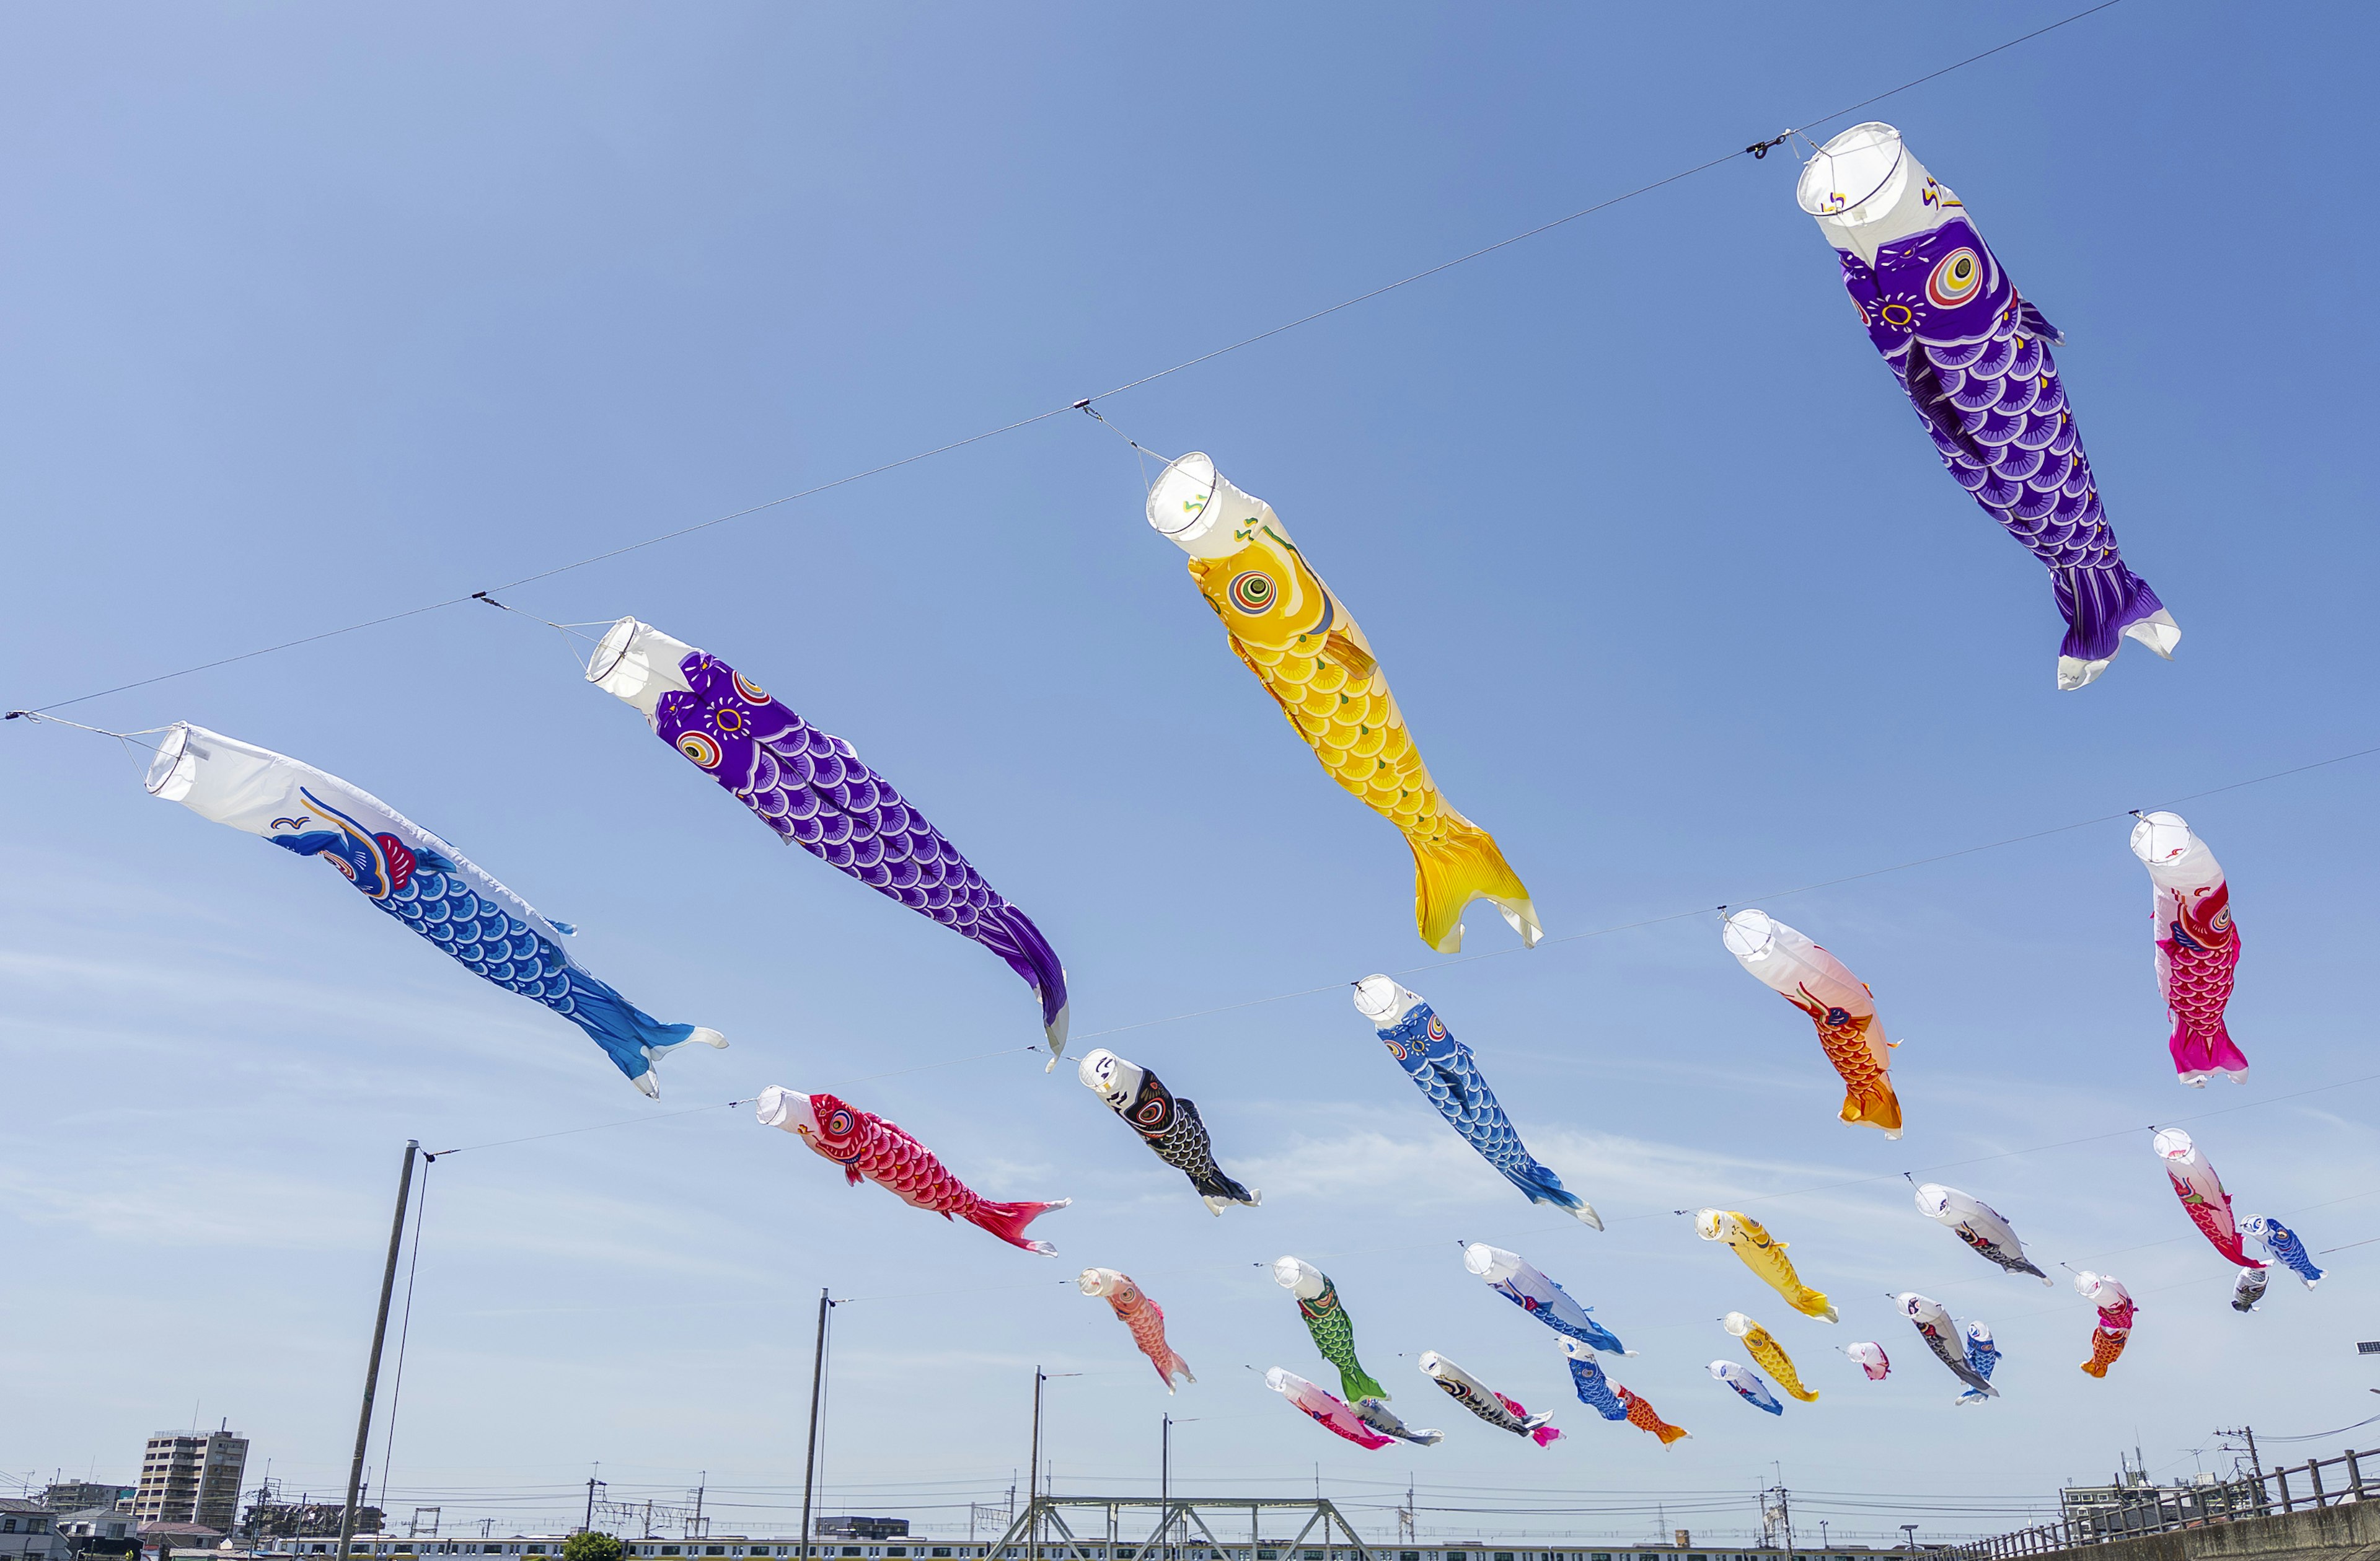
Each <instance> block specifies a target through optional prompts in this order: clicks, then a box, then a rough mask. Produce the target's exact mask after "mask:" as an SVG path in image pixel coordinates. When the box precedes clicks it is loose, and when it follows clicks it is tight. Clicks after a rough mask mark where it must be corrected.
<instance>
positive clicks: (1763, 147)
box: [1743, 130, 1793, 163]
mask: <svg viewBox="0 0 2380 1561" xmlns="http://www.w3.org/2000/svg"><path fill="white" fill-rule="evenodd" d="M1792 138H1793V132H1792V131H1791V130H1779V132H1778V133H1777V134H1775V135H1773V136H1771V137H1769V138H1768V139H1767V140H1765V141H1755V142H1753V143H1752V144H1751V145H1750V146H1748V147H1745V148H1744V149H1743V150H1744V151H1748V152H1750V153H1752V160H1753V161H1754V162H1755V163H1757V162H1759V161H1761V160H1762V159H1763V158H1765V157H1767V155H1768V154H1769V153H1770V152H1772V151H1776V150H1777V149H1778V148H1779V147H1780V146H1783V145H1784V144H1785V143H1786V142H1787V141H1789V140H1791V139H1792Z"/></svg>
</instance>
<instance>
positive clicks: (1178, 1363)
mask: <svg viewBox="0 0 2380 1561" xmlns="http://www.w3.org/2000/svg"><path fill="white" fill-rule="evenodd" d="M1166 1353H1168V1354H1169V1355H1172V1357H1173V1370H1172V1371H1169V1372H1167V1373H1165V1391H1167V1392H1168V1393H1171V1392H1172V1391H1173V1372H1180V1373H1182V1380H1183V1381H1184V1382H1196V1381H1197V1380H1198V1379H1197V1378H1196V1377H1195V1376H1193V1375H1191V1374H1190V1362H1189V1361H1184V1359H1183V1358H1182V1356H1181V1354H1180V1352H1179V1351H1176V1350H1168V1351H1167V1352H1166Z"/></svg>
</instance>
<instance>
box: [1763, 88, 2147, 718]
mask: <svg viewBox="0 0 2380 1561" xmlns="http://www.w3.org/2000/svg"><path fill="white" fill-rule="evenodd" d="M1795 194H1796V197H1797V199H1798V200H1799V201H1800V203H1801V206H1802V210H1803V211H1804V212H1808V213H1809V214H1810V215H1811V216H1813V217H1815V218H1816V219H1817V223H1818V228H1819V231H1821V232H1822V233H1824V234H1825V235H1826V236H1827V242H1828V243H1829V244H1831V245H1833V246H1834V248H1835V253H1836V254H1837V255H1838V256H1840V259H1841V260H1842V273H1843V285H1844V286H1845V287H1846V288H1847V289H1849V290H1850V292H1851V296H1852V303H1853V304H1854V305H1856V306H1858V309H1859V316H1860V323H1861V324H1862V325H1864V326H1865V327H1867V334H1868V340H1869V341H1870V342H1872V343H1873V344H1874V345H1875V346H1876V351H1877V352H1878V353H1880V354H1882V355H1883V357H1884V361H1885V363H1886V364H1887V366H1888V367H1889V368H1890V369H1892V374H1893V378H1894V379H1895V380H1897V381H1900V388H1901V390H1902V391H1903V392H1904V393H1907V395H1908V397H1909V403H1910V405H1911V406H1912V407H1913V408H1914V409H1915V411H1916V413H1917V419H1918V421H1919V422H1921V423H1923V424H1924V425H1925V432H1926V435H1927V437H1928V438H1930V439H1931V440H1932V441H1933V442H1934V449H1935V451H1936V453H1937V454H1939V455H1940V456H1941V457H1942V464H1943V465H1944V466H1947V467H1949V471H1950V475H1951V476H1952V477H1953V478H1956V479H1957V480H1958V483H1959V486H1960V487H1961V488H1963V489H1965V490H1967V492H1968V493H1969V494H1970V495H1972V496H1973V499H1974V501H1975V502H1976V503H1978V504H1981V505H1982V506H1983V507H1984V512H1985V514H1989V515H1990V516H1991V517H1992V518H1993V519H1994V520H1997V521H1998V522H1999V523H2000V525H2001V526H2003V527H2004V528H2005V529H2006V530H2007V531H2008V534H2009V535H2010V536H2011V537H2013V538H2016V539H2017V540H2018V541H2020V542H2022V543H2023V544H2024V545H2025V547H2026V548H2028V549H2029V550H2031V551H2032V553H2033V556H2034V557H2035V558H2037V559H2039V560H2040V561H2041V562H2042V563H2043V565H2044V566H2046V568H2047V569H2048V571H2049V580H2050V588H2051V590H2052V592H2053V593H2054V594H2055V595H2056V597H2057V599H2058V611H2059V612H2060V613H2061V614H2063V615H2064V617H2065V619H2066V638H2065V640H2064V641H2063V642H2062V643H2061V644H2060V645H2059V646H2058V687H2060V688H2063V689H2074V688H2081V687H2082V686H2083V685H2084V684H2088V683H2089V682H2091V681H2092V680H2093V679H2094V678H2095V677H2097V676H2098V675H2099V674H2100V673H2101V672H2105V671H2106V670H2107V664H2108V662H2110V661H2112V660H2114V659H2115V656H2116V651H2117V649H2118V648H2119V647H2120V646H2121V644H2122V642H2123V639H2124V638H2125V636H2127V635H2129V636H2131V638H2133V639H2136V640H2139V641H2140V642H2141V643H2142V644H2143V645H2145V646H2147V647H2149V648H2150V649H2151V650H2153V651H2155V652H2156V653H2157V654H2158V655H2159V656H2162V657H2165V658H2167V659H2172V656H2173V647H2175V645H2177V644H2179V643H2180V639H2181V630H2180V629H2179V628H2178V627H2176V626H2175V624H2174V621H2173V615H2172V614H2171V613H2169V612H2168V611H2166V610H2165V604H2164V603H2163V602H2160V601H2159V600H2158V599H2157V597H2156V593H2155V591H2152V590H2151V589H2149V587H2148V582H2147V581H2145V580H2143V579H2142V578H2141V577H2140V576H2139V575H2135V574H2133V573H2132V572H2131V570H2130V569H2128V568H2126V567H2125V566H2124V560H2123V555H2122V554H2120V553H2119V552H2118V551H2116V534H2115V532H2114V530H2113V529H2111V528H2110V527H2109V526H2108V525H2107V513H2106V511H2105V510H2104V509H2103V508H2102V507H2101V505H2100V502H2099V487H2098V482H2097V480H2096V479H2095V478H2094V477H2093V476H2092V473H2091V460H2090V457H2089V456H2087V455H2085V454H2083V440H2082V436H2081V434H2080V433H2078V432H2077V431H2076V429H2075V426H2074V413H2073V410H2072V409H2071V408H2070V407H2069V406H2068V405H2067V404H2066V387H2065V385H2064V384H2063V383H2062V382H2061V381H2059V379H2058V360H2057V359H2056V358H2055V357H2052V356H2051V355H2050V351H2049V349H2050V346H2051V345H2052V344H2053V343H2057V344H2063V342H2064V341H2065V338H2064V337H2063V336H2061V335H2059V334H2058V329H2057V327H2055V326H2053V325H2051V324H2050V323H2049V321H2046V320H2045V319H2043V318H2042V313H2041V311H2040V310H2039V309H2035V308H2034V306H2033V304H2032V303H2031V302H2029V301H2028V300H2026V299H2025V298H2024V297H2022V296H2020V295H2019V294H2018V292H2017V290H2016V284H2015V283H2014V282H2012V281H2010V278H2009V274H2008V272H2006V271H2005V270H2003V269H2002V268H2001V266H2000V262H1999V258H1998V256H1997V255H1995V254H1993V253H1992V248H1991V246H1990V245H1988V244H1986V243H1985V242H1984V237H1983V235H1982V234H1980V233H1978V232H1976V231H1975V225H1974V223H1973V219H1972V217H1971V216H1970V215H1969V213H1968V211H1967V208H1966V206H1965V204H1964V203H1963V202H1961V200H1959V198H1958V197H1957V196H1956V195H1953V194H1952V193H1950V190H1949V187H1948V186H1946V185H1944V184H1942V183H1941V182H1940V181H1938V180H1937V179H1936V178H1935V177H1934V176H1933V175H1930V174H1928V173H1927V172H1926V171H1925V166H1924V165H1923V164H1922V163H1919V162H1918V161H1917V159H1916V158H1914V157H1913V156H1911V155H1910V153H1909V149H1908V148H1907V147H1905V146H1903V145H1902V144H1901V140H1900V131H1898V130H1896V129H1894V128H1893V127H1891V126H1889V125H1883V124H1877V123H1875V122H1873V121H1871V122H1870V123H1868V124H1865V125H1854V126H1852V127H1851V128H1850V129H1848V130H1845V131H1844V132H1843V133H1842V134H1841V135H1839V136H1837V137H1835V138H1834V139H1832V140H1829V141H1828V143H1827V144H1826V145H1825V146H1823V147H1821V148H1819V150H1818V151H1817V153H1816V155H1815V156H1813V157H1812V158H1811V159H1810V161H1809V163H1808V164H1807V165H1806V166H1805V167H1804V168H1803V171H1802V177H1801V181H1800V183H1799V185H1798V187H1797V188H1796V191H1795ZM1937 614H1938V615H1939V616H1941V617H1943V618H1946V619H1949V620H1951V621H1955V619H1956V612H1955V611H1943V610H1940V609H1937Z"/></svg>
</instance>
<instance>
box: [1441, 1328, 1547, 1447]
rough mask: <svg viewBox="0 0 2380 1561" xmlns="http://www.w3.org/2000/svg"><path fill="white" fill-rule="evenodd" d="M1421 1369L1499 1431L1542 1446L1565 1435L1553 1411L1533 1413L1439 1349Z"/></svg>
mask: <svg viewBox="0 0 2380 1561" xmlns="http://www.w3.org/2000/svg"><path fill="white" fill-rule="evenodd" d="M1421 1369H1422V1370H1423V1372H1425V1373H1427V1375H1428V1377H1429V1379H1430V1381H1432V1382H1434V1383H1436V1384H1438V1386H1440V1387H1441V1388H1444V1389H1445V1390H1446V1396H1447V1397H1448V1398H1451V1399H1453V1400H1454V1401H1455V1402H1456V1403H1458V1404H1460V1405H1462V1406H1463V1408H1464V1409H1466V1410H1470V1411H1471V1412H1472V1413H1473V1414H1475V1415H1477V1416H1478V1417H1479V1418H1480V1419H1481V1420H1484V1421H1486V1422H1488V1424H1490V1425H1492V1426H1494V1427H1495V1428H1496V1429H1497V1430H1499V1431H1509V1432H1511V1433H1512V1434H1513V1435H1515V1436H1525V1437H1527V1438H1528V1439H1529V1440H1530V1441H1532V1442H1535V1443H1536V1445H1537V1446H1540V1447H1542V1446H1548V1444H1550V1443H1553V1442H1556V1441H1559V1440H1560V1437H1561V1433H1560V1431H1559V1430H1557V1429H1556V1428H1555V1427H1553V1426H1550V1425H1548V1424H1547V1423H1546V1422H1547V1421H1548V1420H1550V1419H1552V1418H1553V1417H1552V1416H1551V1415H1550V1414H1543V1415H1532V1414H1531V1413H1529V1411H1528V1408H1527V1406H1525V1405H1524V1404H1522V1403H1520V1402H1519V1401H1517V1400H1515V1399H1512V1398H1505V1397H1504V1396H1503V1395H1502V1394H1501V1393H1499V1392H1497V1391H1496V1390H1495V1389H1494V1388H1492V1387H1489V1386H1488V1385H1487V1384H1486V1383H1484V1382H1481V1381H1480V1380H1479V1379H1478V1378H1477V1377H1475V1376H1473V1375H1472V1374H1471V1373H1469V1372H1466V1371H1464V1370H1463V1368H1462V1367H1461V1366H1458V1365H1456V1364H1455V1363H1454V1362H1453V1361H1450V1360H1448V1359H1446V1357H1444V1356H1443V1355H1440V1354H1439V1353H1438V1352H1437V1351H1436V1350H1429V1351H1427V1352H1425V1353H1424V1354H1423V1356H1422V1358H1421Z"/></svg>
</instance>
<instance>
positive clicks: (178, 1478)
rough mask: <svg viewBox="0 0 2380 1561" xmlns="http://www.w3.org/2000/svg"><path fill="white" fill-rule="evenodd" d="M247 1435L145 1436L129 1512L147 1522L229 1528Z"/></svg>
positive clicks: (236, 1513) (174, 1433) (245, 1470)
mask: <svg viewBox="0 0 2380 1561" xmlns="http://www.w3.org/2000/svg"><path fill="white" fill-rule="evenodd" d="M247 1473H248V1438H247V1437H245V1436H235V1435H233V1434H231V1433H230V1432H229V1431H204V1432H183V1431H165V1432H160V1433H159V1434H156V1435H154V1436H152V1437H150V1438H149V1447H148V1451H147V1452H146V1453H144V1454H143V1455H142V1456H141V1459H140V1485H139V1487H138V1488H137V1490H136V1491H135V1493H134V1495H133V1497H132V1514H133V1516H134V1517H136V1518H139V1519H141V1520H142V1521H144V1522H150V1523H195V1524H199V1525H200V1526H202V1527H205V1528H209V1529H218V1530H221V1531H223V1532H225V1533H229V1532H231V1531H232V1529H233V1527H234V1525H236V1524H237V1522H238V1520H239V1491H240V1482H241V1480H242V1479H243V1478H245V1477H246V1475H247Z"/></svg>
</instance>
